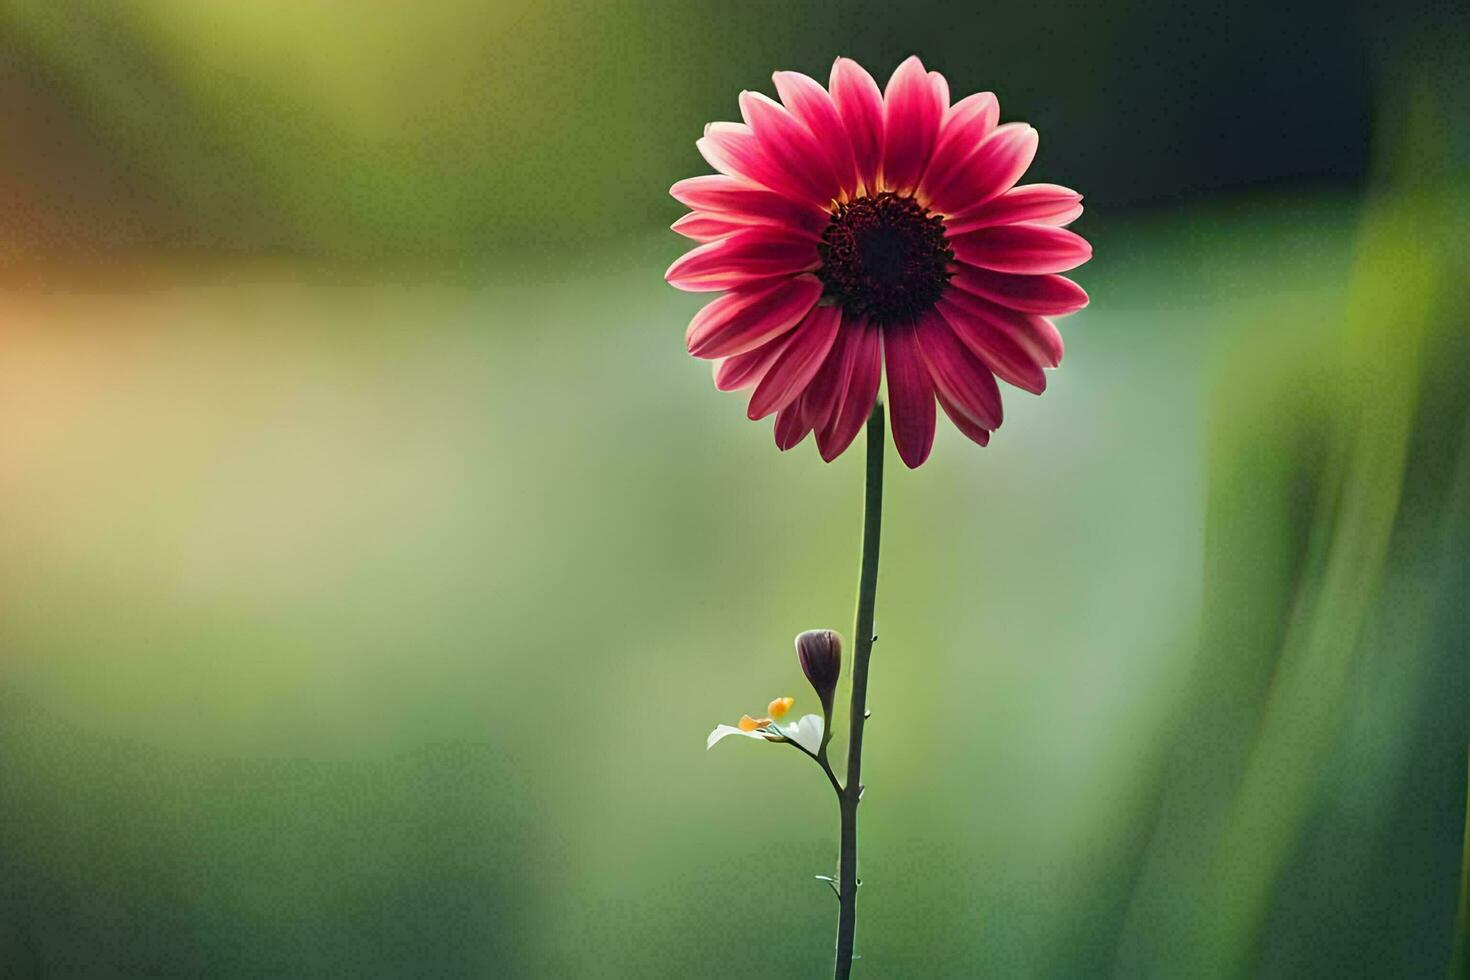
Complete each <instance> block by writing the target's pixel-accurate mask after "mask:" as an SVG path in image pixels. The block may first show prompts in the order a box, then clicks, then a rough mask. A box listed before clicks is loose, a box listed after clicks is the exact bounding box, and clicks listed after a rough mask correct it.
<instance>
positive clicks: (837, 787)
mask: <svg viewBox="0 0 1470 980" xmlns="http://www.w3.org/2000/svg"><path fill="white" fill-rule="evenodd" d="M774 731H775V733H776V734H777V735H781V731H780V729H774ZM781 738H782V740H783V741H784V742H785V743H786V744H787V745H789V746H791V747H792V748H793V749H795V750H796V751H798V752H800V753H801V754H802V755H804V756H806V757H807V758H808V759H810V760H812V761H813V762H815V763H816V764H817V765H819V766H821V767H822V772H824V773H826V774H827V781H828V782H829V783H831V784H832V789H833V790H834V791H835V792H836V793H837V798H838V799H839V800H840V799H841V798H842V784H841V783H839V782H838V781H837V774H836V773H835V772H833V771H832V767H831V766H830V765H828V764H827V753H826V751H825V750H823V751H820V752H813V751H812V750H811V749H809V748H807V747H806V746H805V745H802V744H801V743H800V742H798V741H797V740H796V739H794V738H787V737H786V736H785V735H781Z"/></svg>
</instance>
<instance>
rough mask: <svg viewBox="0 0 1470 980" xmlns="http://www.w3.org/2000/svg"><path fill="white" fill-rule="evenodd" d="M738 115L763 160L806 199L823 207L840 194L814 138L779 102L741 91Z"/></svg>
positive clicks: (824, 156)
mask: <svg viewBox="0 0 1470 980" xmlns="http://www.w3.org/2000/svg"><path fill="white" fill-rule="evenodd" d="M740 114H741V116H743V117H744V118H745V123H746V125H748V126H749V127H750V128H751V131H752V132H754V133H755V138H756V139H757V140H759V141H760V145H761V149H762V150H763V151H764V152H765V155H766V157H767V158H768V159H769V160H770V161H771V162H772V163H773V164H775V165H776V166H777V167H779V168H780V169H781V171H782V172H783V173H784V174H785V175H786V176H787V177H788V178H790V179H791V180H792V181H794V182H796V183H797V184H798V185H800V186H801V188H802V190H803V191H804V192H805V194H806V195H807V199H808V200H811V201H814V202H815V203H817V204H822V205H826V204H828V203H830V202H831V201H832V200H834V199H835V198H836V197H837V196H838V195H839V194H841V193H842V187H841V185H840V184H838V182H837V175H836V174H835V173H833V172H832V168H831V167H830V166H829V165H828V163H827V155H826V153H824V152H823V150H822V147H821V146H820V145H819V144H818V143H817V140H816V138H815V137H814V136H812V134H811V131H810V130H808V129H807V128H806V126H804V125H803V124H802V123H801V122H800V121H799V120H798V119H797V118H796V117H795V116H793V115H792V114H791V113H789V112H787V111H786V109H785V107H783V106H782V105H781V103H779V102H776V101H775V100H773V99H770V98H768V97H766V96H764V95H762V94H760V93H759V92H741V93H740Z"/></svg>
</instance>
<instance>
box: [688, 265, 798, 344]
mask: <svg viewBox="0 0 1470 980" xmlns="http://www.w3.org/2000/svg"><path fill="white" fill-rule="evenodd" d="M821 295H822V284H821V283H820V282H818V281H817V278H816V277H815V276H797V277H795V278H793V279H781V280H777V282H776V284H775V285H763V286H757V287H754V288H748V289H737V290H735V291H733V292H730V293H726V294H725V295H724V296H721V297H720V298H719V299H717V300H715V301H714V302H712V303H710V304H709V305H708V306H706V307H705V308H704V309H702V310H700V311H699V312H698V313H696V314H695V315H694V319H693V320H692V321H690V323H689V330H688V332H687V333H686V335H685V343H686V344H687V345H688V347H689V353H691V354H693V355H694V356H695V357H707V358H713V357H730V356H732V355H734V354H742V353H744V352H745V351H748V350H753V349H755V348H756V347H759V346H760V345H761V344H764V343H765V342H766V341H768V340H771V339H773V338H775V337H779V336H780V335H781V334H783V333H785V332H786V331H787V330H790V329H791V328H792V327H793V326H795V325H796V324H797V323H798V322H799V321H800V320H801V318H802V317H804V316H806V314H807V311H808V310H810V309H811V308H812V306H813V304H815V303H816V301H817V300H818V299H819V298H820V297H821Z"/></svg>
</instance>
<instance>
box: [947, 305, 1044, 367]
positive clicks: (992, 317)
mask: <svg viewBox="0 0 1470 980" xmlns="http://www.w3.org/2000/svg"><path fill="white" fill-rule="evenodd" d="M950 298H953V299H955V300H956V303H957V305H960V306H961V307H962V308H963V309H964V310H965V311H966V312H967V313H969V314H970V315H972V316H975V317H979V318H982V319H984V320H985V321H986V322H987V323H989V324H990V325H991V326H992V327H993V328H994V329H996V330H998V331H1000V332H1001V333H1003V334H1005V335H1006V336H1007V337H1009V338H1010V339H1011V340H1012V341H1014V342H1015V344H1016V345H1017V346H1018V347H1020V348H1021V349H1022V350H1023V351H1025V352H1026V355H1027V356H1028V357H1029V358H1031V360H1033V361H1035V362H1036V363H1037V364H1039V365H1040V366H1042V367H1056V366H1057V365H1058V364H1061V363H1062V353H1063V349H1064V348H1063V346H1062V335H1061V334H1059V333H1057V328H1056V327H1055V326H1053V325H1052V322H1051V321H1050V320H1048V319H1047V318H1046V317H1043V316H1037V315H1036V314H1034V313H1022V312H1020V311H1019V310H1013V309H1010V308H1009V307H1006V306H1000V305H998V304H995V303H991V302H990V301H988V300H985V299H982V298H980V297H978V296H970V295H966V294H965V293H962V292H952V293H951V294H950Z"/></svg>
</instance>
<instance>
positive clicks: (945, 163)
mask: <svg viewBox="0 0 1470 980" xmlns="http://www.w3.org/2000/svg"><path fill="white" fill-rule="evenodd" d="M999 119H1000V103H999V102H997V101H996V100H995V96H994V95H992V94H991V93H990V92H978V93H976V94H975V95H970V96H966V97H965V98H963V99H961V100H960V101H958V102H956V103H955V104H954V105H953V106H951V107H950V108H949V109H948V110H946V111H945V113H944V119H943V120H942V121H941V122H940V124H939V137H938V139H937V141H936V142H935V144H934V154H933V156H932V157H930V159H929V166H928V168H927V169H926V170H925V171H924V179H923V180H922V181H920V182H919V196H920V197H921V198H923V199H924V201H925V202H926V203H927V202H928V201H929V199H930V197H931V196H932V189H933V188H934V187H943V186H947V185H948V184H950V183H951V182H953V181H954V179H955V177H956V175H957V174H958V173H959V171H960V169H961V167H962V166H963V165H964V162H965V161H966V160H967V159H969V157H970V154H972V153H974V152H975V149H976V148H977V147H978V146H979V145H980V143H981V141H982V140H984V139H985V137H987V136H989V135H990V132H991V130H993V129H995V124H996V122H997V121H999Z"/></svg>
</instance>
